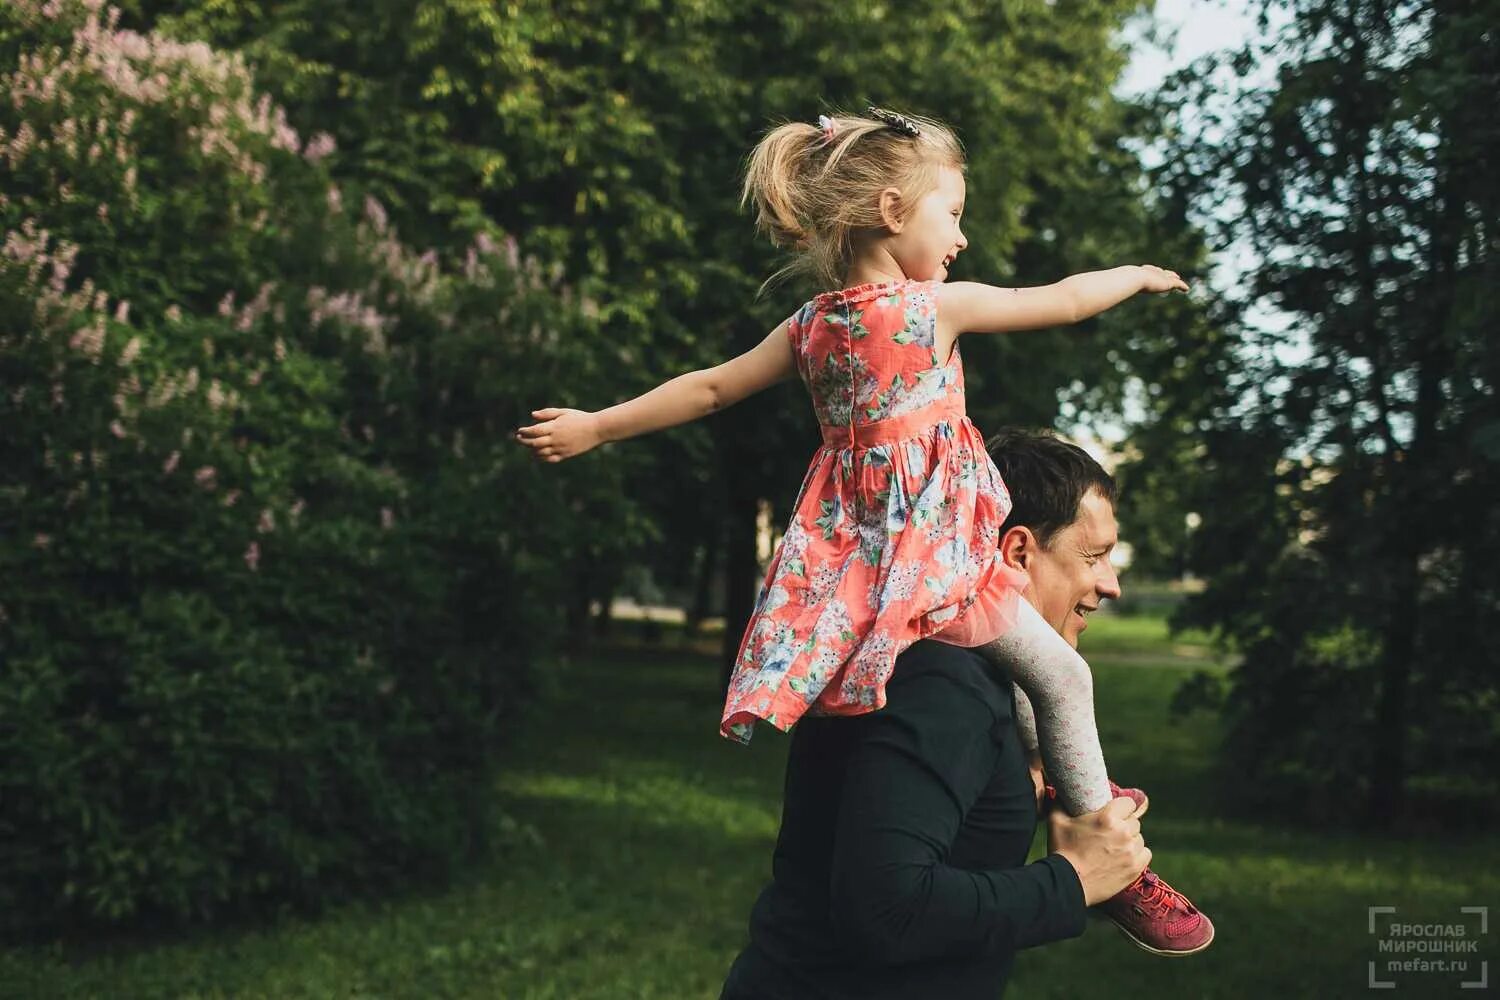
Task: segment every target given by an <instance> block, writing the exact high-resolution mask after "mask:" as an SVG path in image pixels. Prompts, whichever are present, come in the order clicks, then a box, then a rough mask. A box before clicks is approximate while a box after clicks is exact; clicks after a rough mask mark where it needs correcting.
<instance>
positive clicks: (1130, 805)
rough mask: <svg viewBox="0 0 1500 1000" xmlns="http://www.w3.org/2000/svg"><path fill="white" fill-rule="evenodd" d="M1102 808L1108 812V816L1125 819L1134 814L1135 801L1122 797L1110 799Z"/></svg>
mask: <svg viewBox="0 0 1500 1000" xmlns="http://www.w3.org/2000/svg"><path fill="white" fill-rule="evenodd" d="M1122 803H1123V805H1122ZM1104 808H1105V809H1106V810H1108V812H1109V815H1110V816H1112V817H1115V818H1118V819H1125V818H1126V817H1128V816H1130V815H1132V814H1134V812H1135V800H1134V799H1132V798H1129V797H1127V796H1124V795H1122V796H1120V797H1119V798H1117V799H1110V800H1109V801H1108V802H1107V803H1105V805H1104Z"/></svg>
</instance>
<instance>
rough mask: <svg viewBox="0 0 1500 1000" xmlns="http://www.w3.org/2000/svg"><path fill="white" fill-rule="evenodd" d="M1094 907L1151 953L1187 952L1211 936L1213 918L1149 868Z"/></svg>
mask: <svg viewBox="0 0 1500 1000" xmlns="http://www.w3.org/2000/svg"><path fill="white" fill-rule="evenodd" d="M1096 909H1098V910H1099V912H1101V913H1103V914H1104V915H1105V916H1106V917H1108V918H1109V919H1111V920H1113V921H1114V922H1115V926H1116V927H1118V928H1120V930H1121V931H1122V932H1124V934H1125V936H1126V937H1128V938H1130V940H1131V941H1133V942H1135V944H1136V946H1137V947H1140V948H1143V949H1145V950H1146V951H1149V952H1151V954H1153V955H1166V956H1168V957H1177V956H1179V955H1191V954H1193V953H1194V952H1199V951H1202V950H1203V949H1204V948H1207V947H1208V946H1209V945H1210V944H1212V943H1213V940H1214V925H1213V921H1211V920H1209V919H1208V917H1206V916H1204V915H1203V914H1202V913H1200V912H1199V911H1198V908H1197V907H1196V906H1194V905H1193V904H1192V903H1190V902H1188V898H1187V897H1186V896H1184V895H1183V894H1182V893H1180V892H1178V891H1177V890H1176V889H1174V888H1172V887H1171V886H1170V885H1167V883H1166V882H1163V881H1162V879H1161V876H1160V875H1158V874H1156V873H1155V872H1154V871H1152V870H1151V869H1150V868H1147V869H1146V870H1145V871H1144V872H1142V873H1141V876H1140V878H1138V879H1136V880H1135V881H1134V882H1132V883H1130V884H1129V885H1128V886H1126V887H1125V888H1124V889H1122V890H1120V892H1119V893H1118V894H1117V895H1116V896H1115V897H1114V898H1113V899H1107V900H1105V901H1104V902H1102V903H1100V904H1099V905H1098V906H1097V907H1096Z"/></svg>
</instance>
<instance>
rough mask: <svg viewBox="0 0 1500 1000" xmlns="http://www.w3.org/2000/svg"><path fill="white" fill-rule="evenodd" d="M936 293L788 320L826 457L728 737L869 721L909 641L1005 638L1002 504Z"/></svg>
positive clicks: (748, 656)
mask: <svg viewBox="0 0 1500 1000" xmlns="http://www.w3.org/2000/svg"><path fill="white" fill-rule="evenodd" d="M941 288H942V285H941V282H935V281H891V282H880V283H877V284H867V285H858V286H856V287H854V288H846V289H843V290H841V291H836V292H825V293H824V294H822V295H819V296H817V297H816V298H814V299H813V300H812V301H811V302H809V303H807V304H806V305H805V306H803V307H802V308H801V309H800V310H799V311H798V312H797V314H796V315H795V316H793V317H792V318H791V320H790V321H789V324H788V336H789V337H790V338H791V345H792V349H793V352H794V353H795V355H796V358H797V368H798V371H799V373H800V374H801V376H802V380H803V382H804V383H805V384H806V385H807V388H808V391H809V392H810V393H811V395H812V403H813V410H814V411H815V412H816V413H817V417H818V423H819V424H820V425H821V427H822V432H823V446H822V447H821V448H819V449H818V451H817V452H816V453H815V454H814V455H813V459H812V465H811V467H809V469H808V470H807V477H806V478H805V479H804V480H803V482H802V489H801V491H800V492H799V494H798V496H797V502H796V505H795V509H794V511H793V514H792V518H791V523H790V524H789V525H788V526H787V530H786V534H785V535H784V536H783V538H782V540H781V545H780V547H779V548H778V549H777V550H776V553H775V555H774V556H773V557H772V559H771V565H770V567H769V568H768V570H767V572H766V578H765V581H764V583H763V584H762V585H761V590H760V594H759V597H758V598H757V599H756V602H755V610H754V612H753V614H752V615H751V618H750V623H749V625H748V626H747V627H746V629H745V635H744V638H742V639H741V640H740V650H739V654H738V656H737V658H736V661H735V667H734V673H733V676H732V678H731V680H730V684H729V694H728V699H727V701H726V703H725V706H724V716H723V721H722V723H721V731H722V732H723V734H724V735H725V736H728V737H730V738H732V739H737V740H740V741H741V742H748V741H749V739H750V733H751V730H752V728H753V727H754V724H755V722H756V720H758V719H764V720H765V721H766V722H769V723H770V724H771V725H773V726H775V727H776V728H778V729H782V730H786V729H790V728H791V727H792V725H793V724H794V723H796V721H797V720H798V719H799V718H801V717H802V716H803V714H805V713H807V712H812V713H813V714H816V715H859V714H862V713H865V712H872V711H874V710H876V709H878V708H881V707H882V706H883V705H884V704H885V685H886V681H887V680H888V679H889V678H890V675H891V670H892V668H893V667H894V665H895V660H896V656H897V655H898V654H899V653H900V652H901V651H902V650H904V649H906V647H907V646H909V645H911V644H912V643H913V642H915V641H917V640H918V639H922V638H925V637H928V636H933V637H935V638H939V639H942V640H944V641H947V642H953V643H956V644H958V645H964V646H975V645H979V644H981V643H984V642H988V641H989V640H991V639H993V638H995V637H996V636H998V635H1000V634H1001V633H1003V632H1004V631H1005V630H1006V629H1008V628H1010V626H1011V625H1013V624H1014V623H1015V617H1016V602H1017V600H1018V599H1019V596H1020V592H1021V591H1022V590H1023V589H1024V588H1025V587H1026V584H1027V579H1026V576H1025V574H1024V573H1020V572H1018V571H1016V570H1013V569H1011V568H1010V567H1007V566H1006V565H1005V564H1004V563H1003V562H1001V561H1000V558H999V544H998V543H999V534H1000V525H1001V524H1002V523H1003V522H1004V520H1005V518H1006V515H1007V514H1009V512H1010V506H1011V503H1010V494H1009V492H1008V491H1007V490H1006V488H1005V483H1004V482H1003V481H1002V480H1001V478H1000V472H999V470H998V469H996V468H995V463H994V462H993V461H992V460H991V459H990V456H989V453H988V452H987V451H986V450H985V447H984V439H983V438H982V437H981V436H980V434H979V431H978V430H977V429H976V428H975V427H974V425H973V423H971V422H970V420H969V418H968V416H966V415H965V412H964V373H963V363H962V361H961V360H960V358H959V353H958V346H957V345H956V344H955V345H954V347H953V350H952V352H951V354H950V356H949V357H948V358H947V359H946V360H945V361H944V360H940V359H939V358H938V356H937V337H936V334H937V307H938V302H939V298H940V294H941Z"/></svg>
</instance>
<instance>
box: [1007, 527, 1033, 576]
mask: <svg viewBox="0 0 1500 1000" xmlns="http://www.w3.org/2000/svg"><path fill="white" fill-rule="evenodd" d="M1038 548H1040V546H1039V545H1038V544H1037V540H1036V536H1035V535H1033V534H1032V533H1031V529H1030V528H1026V527H1022V526H1020V525H1017V526H1016V527H1014V528H1011V529H1010V530H1009V531H1007V532H1006V533H1005V534H1003V535H1001V536H1000V561H1001V562H1003V563H1005V565H1007V566H1009V567H1010V568H1011V569H1019V570H1028V569H1030V568H1031V560H1032V557H1033V556H1034V555H1035V554H1036V551H1037V549H1038Z"/></svg>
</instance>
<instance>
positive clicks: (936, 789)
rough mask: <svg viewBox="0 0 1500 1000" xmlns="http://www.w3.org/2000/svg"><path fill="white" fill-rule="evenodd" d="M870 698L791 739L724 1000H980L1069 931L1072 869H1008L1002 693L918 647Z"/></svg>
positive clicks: (1022, 775) (1031, 799) (1012, 752)
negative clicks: (880, 704) (1021, 961)
mask: <svg viewBox="0 0 1500 1000" xmlns="http://www.w3.org/2000/svg"><path fill="white" fill-rule="evenodd" d="M887 695H888V702H887V704H886V707H885V708H883V709H882V710H880V711H879V712H875V713H872V714H870V715H863V716H855V717H850V718H804V719H803V720H802V722H801V723H799V724H798V726H797V728H796V729H795V730H794V732H793V736H792V745H791V750H790V755H789V758H788V761H787V773H786V795H785V803H784V806H783V811H782V820H781V834H780V837H779V838H778V839H777V843H776V853H775V859H774V861H773V865H772V869H773V880H772V882H771V884H770V885H768V886H767V887H766V889H765V890H764V891H763V892H762V893H761V895H760V898H759V899H758V900H757V901H756V903H755V907H754V909H753V911H752V913H751V916H750V939H751V943H750V946H749V947H748V948H746V949H745V951H744V952H743V953H742V954H741V955H740V957H739V959H738V961H736V963H735V966H734V969H733V970H731V973H730V976H729V980H728V982H727V983H726V985H725V992H724V997H726V998H738V997H741V996H744V997H752V996H753V997H759V998H763V1000H771V998H788V1000H790V998H797V1000H811V998H825V997H826V998H845V997H847V998H856V997H857V998H860V1000H876V998H892V1000H894V998H923V1000H928V998H935V997H942V998H945V1000H968V998H975V1000H978V998H984V1000H994V998H996V997H998V996H1000V994H1001V992H1002V991H1003V989H1004V985H1005V980H1006V978H1007V976H1008V975H1009V973H1010V967H1011V962H1012V959H1013V956H1014V953H1015V951H1016V950H1017V949H1019V948H1027V947H1030V946H1032V945H1037V944H1043V943H1046V942H1049V941H1056V940H1060V939H1063V938H1068V937H1075V936H1077V935H1078V934H1081V933H1082V932H1083V929H1084V922H1085V908H1084V898H1083V887H1082V885H1081V884H1080V883H1079V881H1078V876H1077V874H1076V873H1075V872H1074V870H1073V867H1072V866H1071V865H1070V864H1069V863H1068V862H1067V861H1066V860H1065V859H1063V858H1062V857H1060V856H1057V855H1049V856H1047V857H1045V858H1043V859H1041V860H1039V861H1036V862H1034V863H1032V864H1029V865H1028V864H1025V861H1026V853H1027V851H1028V849H1029V848H1030V845H1031V840H1032V835H1033V834H1034V833H1035V830H1036V822H1037V818H1036V798H1035V793H1034V790H1033V786H1032V782H1031V775H1030V772H1029V770H1028V768H1027V765H1026V759H1025V755H1024V753H1023V752H1022V750H1021V747H1020V743H1019V740H1018V737H1017V734H1016V727H1015V721H1014V714H1013V713H1014V699H1013V694H1012V690H1011V687H1010V685H1009V683H1008V682H1006V681H1005V680H1003V679H1002V678H1000V677H999V676H997V672H996V670H995V668H994V667H993V666H991V665H990V664H989V663H987V662H986V661H985V660H984V659H983V658H981V657H980V656H979V655H977V654H976V653H975V652H974V651H972V650H968V649H962V648H959V647H956V646H950V645H945V644H943V643H939V642H933V641H928V642H921V643H917V644H916V645H914V646H912V647H911V648H910V649H909V650H907V651H906V652H905V653H903V654H902V655H901V657H900V658H899V659H898V660H897V663H896V669H895V673H894V675H893V677H892V678H891V681H890V683H889V684H888V685H887Z"/></svg>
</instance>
